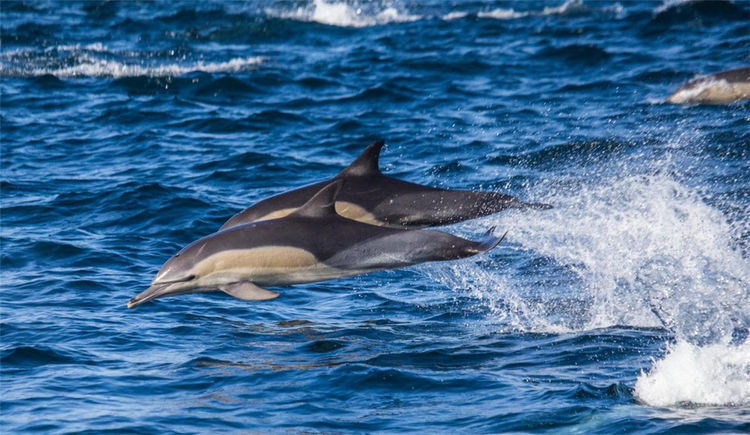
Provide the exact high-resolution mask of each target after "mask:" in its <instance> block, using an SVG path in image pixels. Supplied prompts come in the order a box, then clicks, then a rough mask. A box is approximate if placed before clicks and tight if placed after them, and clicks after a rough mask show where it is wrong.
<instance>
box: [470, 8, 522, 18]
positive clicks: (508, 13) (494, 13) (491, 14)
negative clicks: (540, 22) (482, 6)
mask: <svg viewBox="0 0 750 435" xmlns="http://www.w3.org/2000/svg"><path fill="white" fill-rule="evenodd" d="M527 15H529V14H528V13H527V12H516V11H514V10H513V9H503V8H497V9H493V10H491V11H487V12H479V13H477V17H479V18H493V19H496V20H510V19H513V18H521V17H525V16H527Z"/></svg>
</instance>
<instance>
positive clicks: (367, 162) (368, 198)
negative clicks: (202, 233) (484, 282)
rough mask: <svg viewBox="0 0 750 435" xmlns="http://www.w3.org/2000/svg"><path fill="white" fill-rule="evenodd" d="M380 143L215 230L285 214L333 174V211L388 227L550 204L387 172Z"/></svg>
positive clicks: (450, 220) (439, 222)
mask: <svg viewBox="0 0 750 435" xmlns="http://www.w3.org/2000/svg"><path fill="white" fill-rule="evenodd" d="M384 144H385V142H384V141H382V140H378V141H375V142H373V143H372V144H370V145H369V146H368V147H367V148H366V149H365V150H364V151H363V152H362V154H360V156H359V157H357V159H356V160H354V162H353V163H352V164H350V165H349V166H348V167H346V168H345V169H344V170H343V171H341V172H340V173H339V174H338V175H336V176H335V177H333V179H331V180H326V181H321V182H319V183H315V184H311V185H309V186H305V187H301V188H299V189H295V190H291V191H289V192H285V193H281V194H279V195H276V196H272V197H270V198H267V199H264V200H262V201H260V202H258V203H256V204H255V205H252V206H250V207H248V208H246V209H244V210H242V211H241V212H239V213H237V214H236V215H234V216H233V217H232V218H230V219H229V220H228V221H227V222H226V223H224V225H222V226H221V228H220V230H225V229H227V228H231V227H234V226H237V225H242V224H246V223H249V222H257V221H262V220H267V219H274V218H279V217H283V216H287V215H289V214H290V213H292V212H293V211H294V210H296V209H297V208H299V207H300V206H302V204H304V203H305V202H307V200H309V199H310V198H311V197H312V196H313V195H314V194H315V193H316V192H318V191H319V190H320V189H322V188H323V187H324V186H326V185H327V184H329V183H330V182H331V181H334V180H345V181H346V182H345V183H344V187H343V188H342V190H341V193H340V194H339V196H338V198H337V200H336V212H338V213H339V214H340V215H341V216H344V217H346V218H349V219H354V220H357V221H360V222H364V223H368V224H371V225H378V226H385V227H392V228H424V227H432V226H437V225H447V224H452V223H456V222H460V221H464V220H467V219H473V218H476V217H480V216H486V215H489V214H493V213H497V212H499V211H500V210H503V209H506V208H536V209H547V208H551V206H550V205H547V204H534V203H527V202H523V201H519V200H518V199H516V198H514V197H512V196H508V195H503V194H501V193H496V192H473V191H467V190H447V189H439V188H435V187H429V186H422V185H419V184H414V183H408V182H406V181H401V180H397V179H395V178H391V177H387V176H385V175H383V174H382V173H381V172H380V169H379V167H378V157H379V156H380V150H381V149H382V148H383V145H384Z"/></svg>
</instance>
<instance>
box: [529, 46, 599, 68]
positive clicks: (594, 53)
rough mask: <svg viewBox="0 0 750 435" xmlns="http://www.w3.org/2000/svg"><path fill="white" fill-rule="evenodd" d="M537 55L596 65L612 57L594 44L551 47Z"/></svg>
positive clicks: (544, 57)
mask: <svg viewBox="0 0 750 435" xmlns="http://www.w3.org/2000/svg"><path fill="white" fill-rule="evenodd" d="M535 57H537V58H542V59H561V60H564V61H567V62H571V63H580V64H584V65H594V64H597V63H600V62H603V61H605V60H607V59H609V58H611V57H612V55H611V54H609V52H607V50H605V49H603V48H600V47H599V46H597V45H594V44H570V45H566V46H563V47H549V48H545V49H542V50H540V51H539V52H538V53H537V54H536V55H535Z"/></svg>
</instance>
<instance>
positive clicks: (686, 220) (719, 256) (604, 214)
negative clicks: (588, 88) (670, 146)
mask: <svg viewBox="0 0 750 435" xmlns="http://www.w3.org/2000/svg"><path fill="white" fill-rule="evenodd" d="M621 164H622V167H621V168H619V169H618V168H613V167H611V166H607V167H605V168H599V169H598V170H597V171H596V172H597V174H598V175H601V174H613V175H608V176H605V177H603V178H599V179H597V177H590V178H587V179H581V178H580V176H578V177H574V176H567V177H561V178H560V179H558V180H556V187H555V188H554V189H553V190H552V191H550V192H547V193H546V195H544V194H542V192H537V194H533V193H532V194H530V197H533V198H534V199H535V200H539V201H543V202H549V203H552V204H554V205H555V208H554V209H552V210H545V211H533V212H530V211H524V212H511V213H505V214H499V215H497V216H493V217H490V218H485V219H483V220H482V221H483V222H481V221H480V222H475V223H469V224H466V225H467V226H469V227H471V226H477V227H480V226H481V227H485V226H487V225H490V224H495V225H497V226H498V228H503V229H508V230H510V231H509V233H508V239H509V245H510V246H508V248H511V249H512V248H515V249H521V250H523V251H525V252H526V253H527V254H528V255H530V256H532V257H534V258H538V259H539V260H542V262H543V261H547V262H549V261H550V260H551V262H552V263H553V266H552V267H557V268H562V269H563V270H567V271H568V273H569V274H570V275H571V276H572V279H571V281H570V282H569V283H562V284H560V283H558V284H555V283H550V282H549V281H547V282H545V281H544V278H543V277H542V278H541V281H537V282H533V283H527V281H528V280H529V273H528V272H526V273H523V274H519V275H518V276H517V277H514V276H513V275H512V273H513V272H512V270H513V269H514V268H515V267H514V266H511V267H503V265H500V264H495V265H493V264H489V265H487V264H483V265H482V267H479V266H478V265H477V264H476V263H473V262H466V263H458V264H456V265H454V266H453V268H452V269H450V273H447V272H444V273H443V275H441V274H435V273H432V272H428V273H429V274H430V275H431V277H433V278H436V279H437V280H438V281H440V282H442V283H444V284H445V285H447V286H449V287H452V288H455V289H461V290H463V291H465V290H466V289H468V290H469V291H470V292H471V294H472V295H473V296H474V297H475V298H476V299H477V300H478V301H479V303H480V304H483V305H485V306H486V307H488V308H489V311H490V314H491V315H492V316H495V317H496V319H497V320H498V322H499V323H500V325H501V329H503V330H505V329H514V330H521V331H538V332H553V333H554V332H561V331H581V330H591V329H596V328H605V327H611V326H615V325H629V326H636V327H666V328H667V329H669V330H670V331H672V332H673V334H674V338H675V343H674V344H673V345H671V346H670V349H669V351H668V353H667V355H666V356H665V357H664V358H663V359H661V360H659V361H656V362H655V363H654V365H653V368H652V369H651V370H650V371H649V372H648V373H643V374H641V376H639V378H638V381H637V384H636V388H635V392H636V395H637V397H638V398H639V399H640V400H641V401H642V402H643V403H645V404H647V405H652V406H685V405H688V406H695V405H729V406H731V405H738V404H748V403H750V341H749V339H748V332H749V331H750V262H748V259H747V258H745V257H744V256H743V254H742V250H741V246H739V245H740V243H741V242H740V239H741V237H740V234H741V233H742V225H743V224H742V222H744V221H745V219H736V220H735V221H736V222H739V223H738V224H735V225H732V224H730V223H729V220H728V219H727V216H726V215H725V214H724V213H722V212H721V211H720V210H718V209H716V208H714V207H712V206H710V205H708V204H707V203H705V202H704V201H703V200H702V198H701V197H700V196H699V195H698V194H697V193H696V192H695V191H694V190H692V189H690V188H688V187H687V186H685V185H684V184H682V183H680V182H679V181H677V180H675V179H674V178H673V176H672V175H668V174H665V173H663V172H657V173H656V174H643V175H632V174H631V173H632V169H633V166H632V165H631V164H628V163H621ZM656 165H657V166H662V167H663V166H667V165H666V164H664V162H660V163H657V164H656ZM642 166H645V165H642ZM487 221H490V222H487ZM479 229H480V228H473V229H471V231H478V230H479ZM506 249H507V248H506ZM506 258H507V257H506ZM475 261H481V260H475ZM505 261H506V262H507V261H509V260H507V259H506V260H505ZM531 261H535V260H531ZM506 264H507V263H506ZM493 269H494V270H493ZM535 273H536V274H537V275H544V274H545V269H544V267H539V266H536V267H535ZM549 275H550V277H556V276H560V271H559V269H557V270H555V271H553V273H550V274H549ZM540 286H543V288H544V291H543V292H540V291H539V288H540ZM540 293H541V295H540ZM547 293H553V294H554V296H552V297H550V296H546V294H547Z"/></svg>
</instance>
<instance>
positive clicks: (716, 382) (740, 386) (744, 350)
mask: <svg viewBox="0 0 750 435" xmlns="http://www.w3.org/2000/svg"><path fill="white" fill-rule="evenodd" d="M635 395H636V397H637V398H638V399H639V400H640V401H641V402H643V403H645V404H647V405H651V406H660V407H668V406H675V405H678V406H696V405H698V406H705V405H728V406H740V405H748V404H750V341H745V342H744V343H742V344H740V345H739V346H731V345H727V344H723V343H720V344H718V343H717V344H711V345H707V346H702V347H701V346H696V345H694V344H690V343H688V342H686V341H684V340H681V341H678V342H677V343H676V344H674V345H673V346H671V349H670V350H669V352H668V353H667V355H666V356H665V357H664V359H662V360H660V361H657V362H656V363H655V364H654V366H653V368H652V369H651V371H650V372H649V373H642V374H641V375H640V376H639V377H638V381H637V382H636V384H635Z"/></svg>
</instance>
